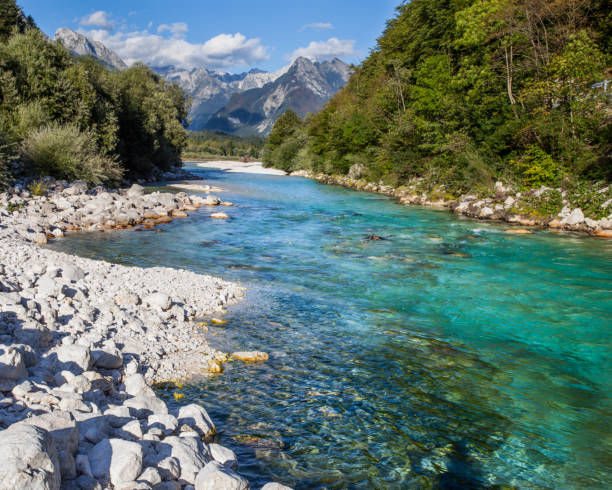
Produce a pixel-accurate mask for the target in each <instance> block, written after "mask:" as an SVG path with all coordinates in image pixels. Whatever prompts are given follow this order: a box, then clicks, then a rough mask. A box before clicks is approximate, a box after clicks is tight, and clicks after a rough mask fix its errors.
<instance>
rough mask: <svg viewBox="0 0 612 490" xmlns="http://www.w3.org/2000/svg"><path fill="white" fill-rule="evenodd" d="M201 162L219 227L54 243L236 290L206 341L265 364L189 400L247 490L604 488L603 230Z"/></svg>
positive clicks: (201, 224)
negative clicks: (537, 225)
mask: <svg viewBox="0 0 612 490" xmlns="http://www.w3.org/2000/svg"><path fill="white" fill-rule="evenodd" d="M200 172H202V175H205V176H206V177H207V178H212V179H216V180H217V182H215V183H216V184H217V185H220V186H221V187H224V188H226V189H227V191H226V192H225V193H224V194H223V198H224V199H225V200H230V201H232V202H234V203H237V204H238V206H236V207H234V208H228V210H227V212H228V214H230V215H231V217H232V219H231V220H229V221H227V222H221V221H217V220H210V219H209V218H207V216H206V214H207V211H204V210H202V211H200V212H199V213H196V214H193V215H192V217H191V219H189V220H181V221H176V222H174V223H172V224H170V225H167V226H165V227H164V229H165V231H166V233H158V234H146V235H145V234H139V233H132V232H128V231H125V232H117V233H113V234H101V233H96V234H92V235H75V236H72V237H70V238H68V239H66V240H64V241H62V242H57V244H55V245H54V247H55V248H59V249H62V250H66V251H73V252H76V253H79V254H81V255H86V256H90V257H97V258H105V259H108V260H113V261H117V262H123V263H130V264H138V265H143V266H150V265H168V266H175V267H181V268H187V269H192V270H195V271H199V272H205V273H212V274H215V275H219V276H222V277H224V278H228V279H233V280H238V281H241V282H243V283H244V284H245V285H246V286H247V287H248V294H247V298H246V300H245V301H243V302H242V303H240V304H239V305H236V306H235V307H233V308H231V310H230V312H229V313H228V315H227V317H226V318H227V319H228V320H229V323H228V324H227V325H224V326H223V327H222V328H220V327H211V328H210V331H209V339H210V341H211V342H212V343H213V344H214V345H216V346H218V347H219V348H221V349H225V350H228V351H233V350H246V349H258V350H264V351H267V352H269V353H270V355H271V359H270V361H269V362H267V363H265V364H255V365H244V364H241V363H236V362H233V363H228V364H227V365H226V369H225V372H224V373H223V374H222V375H220V376H216V377H213V378H210V379H202V380H195V381H194V382H193V383H192V384H190V385H189V386H188V387H187V389H186V390H185V394H186V397H185V400H183V401H184V402H185V403H189V402H191V401H194V400H196V401H201V402H202V403H203V404H204V405H205V406H206V407H207V408H208V409H209V411H210V412H211V415H212V416H213V418H214V419H215V420H216V422H217V423H218V426H219V427H220V428H221V435H220V438H221V439H222V442H223V443H224V444H227V445H229V446H230V447H232V448H233V449H234V450H235V451H236V452H237V454H238V456H239V461H240V463H241V467H240V471H241V472H242V473H243V474H245V476H247V477H249V478H250V479H251V481H253V482H254V483H255V485H257V484H259V483H263V482H265V481H269V480H272V479H274V480H277V481H281V482H284V483H286V484H289V485H292V486H295V487H297V488H313V487H319V488H321V487H325V488H407V487H408V488H411V487H414V488H428V487H433V488H491V487H502V486H506V487H508V486H509V487H521V488H523V487H525V488H536V487H537V488H541V487H549V488H605V487H610V485H611V484H612V477H611V475H610V463H611V462H612V461H611V456H612V448H611V444H612V437H611V435H610V427H612V423H611V420H610V409H611V408H612V407H611V403H610V388H611V384H612V382H611V377H610V374H611V371H612V370H611V366H610V351H611V349H610V339H611V338H612V337H611V335H610V333H611V330H612V328H611V327H612V320H611V319H612V302H611V301H610V298H611V292H612V262H611V261H610V257H611V256H612V255H611V253H612V244H611V243H610V242H605V241H598V240H593V239H587V238H583V237H572V236H553V235H552V234H549V233H544V232H542V233H536V234H534V235H530V236H509V235H506V234H504V233H503V227H500V226H499V225H495V224H487V223H480V222H473V221H468V220H460V219H458V218H456V217H454V216H452V215H450V214H448V213H445V212H438V211H432V210H425V209H419V208H405V207H401V206H397V205H395V204H394V203H393V202H391V201H389V200H387V199H385V198H381V196H376V195H371V194H366V193H358V192H352V191H348V190H345V189H340V188H336V187H330V186H322V185H319V184H317V183H314V182H311V181H308V180H305V179H298V178H283V177H270V176H253V175H244V174H223V173H221V172H215V171H212V172H211V171H203V170H200ZM372 236H378V237H381V238H384V239H382V240H373V239H371V238H372Z"/></svg>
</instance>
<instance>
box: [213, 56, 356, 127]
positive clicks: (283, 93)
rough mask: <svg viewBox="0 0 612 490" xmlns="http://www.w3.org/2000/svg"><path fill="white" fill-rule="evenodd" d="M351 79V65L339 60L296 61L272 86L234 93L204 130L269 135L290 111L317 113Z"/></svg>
mask: <svg viewBox="0 0 612 490" xmlns="http://www.w3.org/2000/svg"><path fill="white" fill-rule="evenodd" d="M349 76H350V66H349V65H348V64H346V63H344V62H343V61H341V60H339V59H338V58H334V59H333V60H330V61H323V62H318V61H312V60H310V59H308V58H303V57H300V58H297V59H296V60H295V61H294V62H293V63H292V64H291V66H290V67H289V69H288V70H287V71H286V72H285V73H283V74H282V75H280V76H279V77H278V78H276V79H275V80H273V81H271V82H270V83H267V84H265V85H264V86H262V87H259V88H254V89H251V90H246V91H243V92H240V93H235V94H233V95H232V97H231V98H230V100H229V101H228V103H227V104H226V105H225V106H224V107H223V108H222V109H220V110H219V111H218V112H217V113H215V114H214V115H213V116H212V117H211V118H210V120H209V121H208V123H207V124H206V126H205V128H204V129H208V130H217V131H224V132H228V133H235V134H241V135H249V134H268V133H269V132H270V130H271V129H272V126H274V123H275V122H276V120H277V119H278V117H279V116H280V115H281V114H282V113H284V112H286V111H287V110H292V111H294V112H295V113H296V114H298V115H299V116H300V117H304V116H305V115H306V114H308V113H314V112H318V111H319V110H320V109H321V108H322V107H323V106H324V105H325V103H327V102H328V101H329V100H330V99H331V97H332V96H333V95H335V93H336V92H337V91H338V90H340V88H341V87H342V86H344V85H345V84H346V82H347V81H348V78H349Z"/></svg>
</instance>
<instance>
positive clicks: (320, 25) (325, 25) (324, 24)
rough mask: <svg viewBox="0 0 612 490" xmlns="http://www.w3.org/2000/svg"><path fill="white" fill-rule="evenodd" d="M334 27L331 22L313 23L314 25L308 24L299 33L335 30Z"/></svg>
mask: <svg viewBox="0 0 612 490" xmlns="http://www.w3.org/2000/svg"><path fill="white" fill-rule="evenodd" d="M333 28H334V26H333V24H332V23H331V22H313V23H312V24H306V25H303V26H302V27H300V29H299V31H298V32H302V31H305V30H306V29H333Z"/></svg>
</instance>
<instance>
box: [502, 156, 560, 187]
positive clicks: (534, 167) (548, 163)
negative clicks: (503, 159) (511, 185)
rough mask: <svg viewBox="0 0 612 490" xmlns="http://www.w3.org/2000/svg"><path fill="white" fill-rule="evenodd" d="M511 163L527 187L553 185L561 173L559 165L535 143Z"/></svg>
mask: <svg viewBox="0 0 612 490" xmlns="http://www.w3.org/2000/svg"><path fill="white" fill-rule="evenodd" d="M511 163H512V164H513V165H514V166H515V167H516V168H517V169H518V171H519V172H520V174H521V177H522V180H523V185H524V186H525V187H526V188H528V189H533V188H538V187H541V186H555V185H556V184H557V183H558V182H559V179H560V177H561V175H562V169H561V165H559V163H558V162H556V161H555V160H553V158H552V157H551V156H550V155H549V154H548V153H546V152H545V151H544V150H542V149H541V148H540V147H539V146H537V145H532V146H530V147H529V148H528V149H527V152H526V153H525V155H523V158H522V159H521V160H518V161H516V160H512V161H511Z"/></svg>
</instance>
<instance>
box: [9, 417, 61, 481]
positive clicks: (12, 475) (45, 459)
mask: <svg viewBox="0 0 612 490" xmlns="http://www.w3.org/2000/svg"><path fill="white" fill-rule="evenodd" d="M0 461H2V464H1V465H0V489H2V490H59V488H60V482H61V475H60V464H59V459H58V456H57V451H56V448H55V443H54V442H53V439H52V438H51V436H50V435H49V433H48V432H47V431H46V430H44V429H41V428H40V427H33V426H27V425H21V424H18V425H15V426H11V427H9V428H8V429H6V430H3V431H1V432H0Z"/></svg>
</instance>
